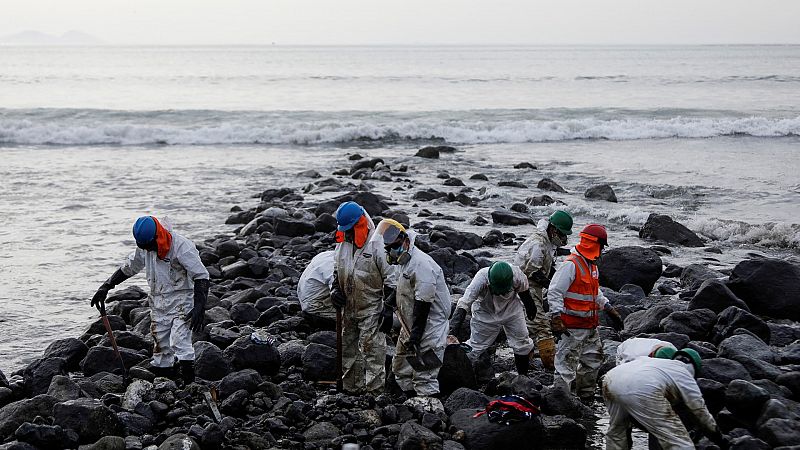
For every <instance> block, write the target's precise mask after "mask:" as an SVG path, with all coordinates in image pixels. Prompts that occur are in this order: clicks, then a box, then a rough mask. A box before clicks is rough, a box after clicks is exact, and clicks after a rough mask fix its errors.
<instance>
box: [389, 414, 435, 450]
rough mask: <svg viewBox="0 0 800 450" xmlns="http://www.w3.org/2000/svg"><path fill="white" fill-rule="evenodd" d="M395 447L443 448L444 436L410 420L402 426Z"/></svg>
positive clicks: (423, 449)
mask: <svg viewBox="0 0 800 450" xmlns="http://www.w3.org/2000/svg"><path fill="white" fill-rule="evenodd" d="M395 448H397V449H400V450H442V438H441V437H439V436H438V435H437V434H436V433H434V432H433V431H431V430H429V429H427V428H425V427H423V426H422V425H419V424H418V423H416V422H414V421H408V422H406V423H404V424H403V425H402V426H401V427H400V434H399V435H398V436H397V446H396V447H395Z"/></svg>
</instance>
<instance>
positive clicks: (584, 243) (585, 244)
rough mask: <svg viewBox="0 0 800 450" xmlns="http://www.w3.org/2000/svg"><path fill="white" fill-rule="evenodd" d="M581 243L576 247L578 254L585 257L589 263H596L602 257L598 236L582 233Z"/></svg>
mask: <svg viewBox="0 0 800 450" xmlns="http://www.w3.org/2000/svg"><path fill="white" fill-rule="evenodd" d="M580 237H581V241H580V242H579V243H578V245H577V246H575V249H576V250H578V253H580V254H581V255H583V256H584V257H585V258H586V259H588V260H589V261H595V260H596V259H597V258H599V257H600V242H598V240H597V237H596V236H592V235H591V234H586V233H581V234H580Z"/></svg>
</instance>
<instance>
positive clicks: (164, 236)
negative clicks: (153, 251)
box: [151, 216, 172, 260]
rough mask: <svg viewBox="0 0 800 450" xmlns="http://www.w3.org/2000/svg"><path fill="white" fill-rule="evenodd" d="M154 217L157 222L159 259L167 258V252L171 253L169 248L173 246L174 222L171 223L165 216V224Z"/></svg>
mask: <svg viewBox="0 0 800 450" xmlns="http://www.w3.org/2000/svg"><path fill="white" fill-rule="evenodd" d="M151 217H153V220H154V221H155V222H156V248H157V249H158V259H161V260H163V259H166V257H167V254H169V249H170V248H171V247H172V233H170V231H172V224H171V223H169V219H167V218H164V219H162V220H163V221H164V225H162V224H161V222H159V221H158V219H156V218H155V216H151Z"/></svg>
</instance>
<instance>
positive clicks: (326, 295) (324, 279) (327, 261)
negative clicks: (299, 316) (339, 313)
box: [297, 250, 336, 320]
mask: <svg viewBox="0 0 800 450" xmlns="http://www.w3.org/2000/svg"><path fill="white" fill-rule="evenodd" d="M333 259H334V251H333V250H329V251H327V252H322V253H319V254H318V255H317V256H315V257H314V258H312V259H311V262H309V263H308V266H306V269H305V270H304V271H303V274H302V275H300V281H299V282H298V283H297V298H298V299H299V300H300V309H302V310H303V311H304V312H306V313H309V314H313V315H315V316H319V317H323V318H325V319H331V320H336V308H334V306H333V303H331V286H332V285H333Z"/></svg>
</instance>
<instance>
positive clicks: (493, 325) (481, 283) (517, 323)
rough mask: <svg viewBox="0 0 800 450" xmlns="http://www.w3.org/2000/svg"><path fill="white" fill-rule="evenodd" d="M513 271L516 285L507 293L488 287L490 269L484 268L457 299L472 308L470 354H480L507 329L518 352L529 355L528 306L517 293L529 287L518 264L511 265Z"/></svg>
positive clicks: (513, 347) (459, 303) (462, 305)
mask: <svg viewBox="0 0 800 450" xmlns="http://www.w3.org/2000/svg"><path fill="white" fill-rule="evenodd" d="M511 269H512V270H513V272H514V287H513V289H511V291H509V292H508V293H507V294H505V295H495V294H492V292H491V291H490V290H489V268H488V267H484V268H483V269H481V270H479V271H478V273H476V274H475V277H474V278H473V279H472V282H470V284H469V286H467V289H466V291H464V295H463V296H462V297H461V298H460V299H459V300H458V308H464V309H466V310H467V311H469V310H470V308H472V319H471V320H470V322H469V325H470V328H471V332H470V336H469V340H468V341H467V345H469V346H470V347H472V352H471V353H470V354H469V355H470V357H471V358H472V357H478V356H480V354H481V353H483V352H484V351H486V349H487V348H489V346H491V345H492V344H493V343H494V341H495V339H497V335H498V334H500V330H501V329H502V330H505V332H506V337H507V338H508V345H509V346H511V348H512V349H513V350H514V354H515V355H526V356H527V355H528V353H530V351H531V350H532V349H533V341H532V340H531V338H530V336H528V328H527V327H526V326H525V308H524V307H523V306H522V300H520V298H519V295H517V293H518V292H522V291H525V290H527V289H528V278H527V277H526V276H525V274H524V273H522V270H520V268H519V267H517V266H515V265H513V264H511Z"/></svg>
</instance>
